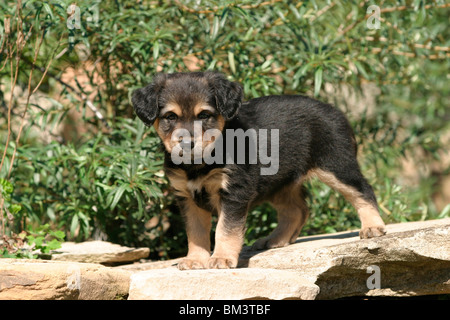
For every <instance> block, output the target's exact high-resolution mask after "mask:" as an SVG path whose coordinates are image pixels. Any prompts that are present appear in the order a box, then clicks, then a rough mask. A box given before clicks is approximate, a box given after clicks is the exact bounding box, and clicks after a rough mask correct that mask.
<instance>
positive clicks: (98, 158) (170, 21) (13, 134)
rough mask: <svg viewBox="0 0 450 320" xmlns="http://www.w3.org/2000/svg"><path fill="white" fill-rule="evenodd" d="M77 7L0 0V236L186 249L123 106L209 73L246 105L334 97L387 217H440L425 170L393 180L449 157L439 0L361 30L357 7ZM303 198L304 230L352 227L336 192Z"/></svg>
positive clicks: (397, 9)
mask: <svg viewBox="0 0 450 320" xmlns="http://www.w3.org/2000/svg"><path fill="white" fill-rule="evenodd" d="M71 4H72V2H71V1H68V0H54V1H50V2H48V1H34V0H29V1H25V0H23V1H21V2H20V1H17V2H16V3H13V2H7V3H2V4H0V7H1V9H2V10H1V12H2V13H1V14H0V37H1V39H0V40H1V41H0V43H1V44H0V76H1V83H0V85H1V87H0V93H1V95H0V108H1V109H2V113H3V114H4V115H5V117H3V119H0V141H2V144H1V146H4V148H1V151H0V152H2V161H1V164H0V178H2V179H3V180H2V181H4V182H2V185H6V184H8V185H11V187H12V188H13V191H12V192H11V193H9V196H6V193H4V192H2V198H1V199H0V201H1V202H0V204H1V205H0V215H1V218H2V233H3V234H8V233H9V234H10V233H11V232H12V231H14V232H16V233H19V232H20V231H21V230H25V229H26V228H27V226H31V227H32V228H38V226H39V225H43V224H45V223H49V224H50V227H51V228H52V229H57V230H63V231H64V232H65V233H66V234H67V239H69V240H77V241H82V240H84V239H88V238H92V237H95V238H107V239H109V240H111V241H114V242H117V243H121V244H125V245H133V246H148V247H150V248H151V249H152V254H153V257H154V258H157V257H162V258H168V257H175V256H179V255H182V254H184V252H185V246H186V244H185V235H184V231H183V227H182V223H181V221H180V217H179V214H178V213H177V210H176V208H175V207H174V205H173V199H172V196H171V193H170V189H169V186H168V184H167V180H166V178H165V177H164V175H163V173H162V171H161V162H162V153H161V151H160V150H159V149H158V145H159V142H158V139H157V137H156V134H155V132H154V131H153V129H150V130H148V129H146V128H144V127H143V125H142V123H141V122H140V121H138V120H135V119H134V118H135V117H134V115H133V111H132V107H131V103H130V96H131V93H132V92H133V90H134V89H136V88H138V87H141V86H143V85H145V84H146V83H147V82H149V81H151V78H152V76H153V75H154V74H155V73H156V72H176V71H193V70H207V69H213V70H219V71H222V72H224V73H225V74H227V75H228V76H229V78H230V79H231V80H235V81H239V82H241V83H242V85H243V87H244V92H245V97H246V98H247V99H250V98H253V97H258V96H263V95H268V94H281V93H288V94H293V93H296V94H298V93H300V94H308V95H311V96H315V97H317V98H320V99H322V100H325V101H329V102H333V103H336V105H337V107H339V108H341V109H342V110H343V111H344V112H345V113H346V114H347V115H348V117H349V119H350V121H351V123H352V126H353V128H354V129H355V133H356V136H357V140H358V144H359V145H360V151H359V155H360V163H361V166H362V168H363V171H364V173H365V175H366V177H367V178H368V180H369V182H370V183H371V184H372V185H373V186H374V188H375V193H376V194H377V196H378V200H379V203H380V208H381V211H382V216H383V218H384V219H385V220H386V221H387V222H397V221H409V220H417V219H430V218H435V217H444V216H448V210H445V209H444V210H443V211H441V212H440V210H439V209H438V208H436V206H435V204H434V202H433V201H432V199H431V197H430V194H433V193H435V191H436V187H437V186H438V185H437V184H436V181H435V178H434V176H433V175H430V174H428V175H424V176H419V179H418V183H416V184H415V185H409V184H408V183H407V182H405V181H404V179H402V175H401V170H402V161H403V160H402V159H405V158H407V159H409V160H413V161H414V163H415V165H416V168H418V167H419V166H421V165H423V164H425V165H429V163H430V162H432V161H436V159H437V161H439V160H438V159H439V157H443V156H445V155H444V153H443V150H444V146H443V140H442V138H441V137H442V136H443V135H444V134H445V133H446V132H448V129H449V126H448V123H449V121H448V119H449V115H450V114H449V110H448V99H447V97H448V96H449V88H448V85H447V83H446V82H447V80H448V79H447V70H448V69H449V68H448V67H449V59H448V57H449V56H448V55H449V54H448V40H446V39H449V38H450V37H449V34H448V33H449V31H448V26H447V24H448V21H447V20H448V4H445V2H444V1H434V2H433V4H426V3H425V2H424V1H407V2H404V1H394V2H391V3H390V4H389V5H387V4H383V5H382V6H381V8H380V9H381V18H380V29H369V28H368V23H367V22H368V18H369V17H370V14H371V13H370V12H369V13H368V12H367V6H368V4H367V5H364V6H362V5H360V1H345V2H344V1H332V2H329V1H307V2H299V3H297V4H294V3H291V2H289V1H284V0H272V1H258V2H255V1H242V2H236V1H231V0H230V1H228V0H226V1H187V2H182V1H170V2H165V1H138V2H136V1H131V0H125V1H116V2H113V3H111V2H105V1H103V2H100V1H97V0H88V1H83V2H82V3H77V6H78V7H76V8H73V10H72V9H70V8H71V7H70V5H71ZM68 12H69V13H68ZM16 71H17V72H16ZM368 85H370V86H372V88H375V89H376V90H375V92H376V93H375V94H372V97H373V100H374V103H373V104H374V105H375V106H376V107H374V106H369V105H358V104H357V105H356V106H350V104H347V102H348V99H347V98H346V97H345V95H344V94H343V92H344V91H345V90H350V92H351V93H354V94H355V95H356V97H358V99H357V100H356V101H358V102H359V103H361V102H362V101H365V100H364V99H363V98H364V96H363V92H365V91H364V90H365V88H367V86H368ZM20 92H22V94H21V93H20ZM11 93H12V94H11ZM446 99H447V100H446ZM74 115H76V116H77V117H78V118H81V122H78V123H76V124H75V123H73V116H74ZM22 118H24V119H25V121H24V122H23V130H22V124H21V121H22V120H21V119H22ZM63 125H64V126H66V128H67V127H68V125H72V129H70V130H71V131H70V132H69V135H67V134H66V135H62V134H61V132H60V131H58V128H59V126H63ZM44 134H45V135H47V136H49V137H48V138H47V139H46V140H47V141H45V140H44V141H43V139H41V138H42V135H44ZM64 137H65V138H64ZM48 141H50V142H48ZM411 155H415V156H414V157H411ZM448 174H449V169H448V168H444V169H442V170H441V171H439V175H441V176H444V177H445V176H446V175H448ZM308 189H309V190H310V194H309V197H308V202H309V205H310V208H311V218H310V220H309V222H308V224H307V225H306V226H305V228H304V230H303V234H312V233H321V232H334V231H341V230H348V229H351V228H355V227H359V221H358V219H357V215H356V213H355V211H354V209H353V208H352V207H351V206H350V205H349V204H348V203H347V202H346V201H344V199H343V198H342V197H341V196H340V195H338V194H337V193H335V192H334V191H333V190H331V189H329V188H328V187H327V186H324V185H323V184H321V183H318V182H317V181H312V182H310V183H309V188H308ZM8 190H11V189H8ZM11 208H15V209H11ZM8 212H9V215H10V216H9V217H10V218H11V219H9V220H8V217H7V216H8ZM275 216H276V214H275V213H274V212H273V210H272V209H271V208H270V207H268V206H266V205H264V206H261V207H259V208H256V209H255V211H253V212H252V214H251V215H250V216H249V220H248V231H247V241H248V242H249V243H251V242H252V241H253V240H254V239H256V238H258V237H261V236H263V235H266V234H267V233H269V232H270V231H271V230H272V229H273V228H274V226H275V221H276V220H275ZM261 221H264V222H265V223H264V225H262V224H261Z"/></svg>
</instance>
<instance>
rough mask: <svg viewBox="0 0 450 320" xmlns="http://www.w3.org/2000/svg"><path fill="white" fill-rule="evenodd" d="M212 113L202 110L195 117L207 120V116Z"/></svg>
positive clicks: (209, 116)
mask: <svg viewBox="0 0 450 320" xmlns="http://www.w3.org/2000/svg"><path fill="white" fill-rule="evenodd" d="M212 116H213V115H212V114H211V113H209V112H207V111H202V112H200V113H199V114H198V115H197V118H198V119H199V120H208V119H209V118H211V117H212Z"/></svg>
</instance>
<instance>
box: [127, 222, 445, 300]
mask: <svg viewBox="0 0 450 320" xmlns="http://www.w3.org/2000/svg"><path fill="white" fill-rule="evenodd" d="M387 231H388V234H387V235H385V236H383V237H379V238H373V239H363V240H361V239H359V236H358V232H357V231H349V232H340V233H334V234H325V235H316V236H308V237H300V238H298V239H297V241H296V242H295V243H294V244H292V245H289V246H287V247H284V248H278V249H270V250H264V251H254V250H251V248H249V247H247V248H244V250H243V252H242V254H241V256H240V259H239V264H238V269H234V270H195V271H178V270H176V268H175V267H174V265H176V264H177V262H178V261H179V260H170V261H165V262H156V263H145V264H136V265H133V266H129V267H125V268H126V269H127V270H129V271H133V270H134V271H135V272H137V273H135V274H134V275H133V276H132V281H131V285H130V299H252V298H258V297H259V298H267V299H337V298H343V297H351V296H396V297H404V296H419V295H437V294H449V293H450V218H447V219H440V220H430V221H421V222H409V223H400V224H391V225H388V226H387ZM158 269H162V270H158ZM142 270H148V271H142ZM375 270H378V271H379V272H378V274H377V275H375ZM284 272H287V273H284ZM372 276H377V277H378V280H379V281H378V284H379V285H376V286H371V285H370V284H369V282H370V279H369V278H370V277H372ZM287 279H289V280H287ZM288 284H289V285H288ZM372 284H373V283H372ZM284 286H285V287H286V291H283V287H284ZM301 288H303V289H304V290H305V291H304V292H301V290H303V289H301ZM247 289H248V290H249V291H248V292H246V290H247ZM271 289H273V292H272V293H271V292H270V290H271Z"/></svg>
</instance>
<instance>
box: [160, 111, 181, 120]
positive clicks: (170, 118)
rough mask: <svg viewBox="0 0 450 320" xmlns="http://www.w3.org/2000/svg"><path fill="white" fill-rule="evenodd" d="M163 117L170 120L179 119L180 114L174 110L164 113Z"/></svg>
mask: <svg viewBox="0 0 450 320" xmlns="http://www.w3.org/2000/svg"><path fill="white" fill-rule="evenodd" d="M163 118H164V119H166V120H169V121H175V120H177V119H178V116H177V115H176V114H175V113H173V112H168V113H166V114H165V115H164V117H163Z"/></svg>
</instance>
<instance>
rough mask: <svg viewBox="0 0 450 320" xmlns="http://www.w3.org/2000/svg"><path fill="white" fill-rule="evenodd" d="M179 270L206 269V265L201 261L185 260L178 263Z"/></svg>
mask: <svg viewBox="0 0 450 320" xmlns="http://www.w3.org/2000/svg"><path fill="white" fill-rule="evenodd" d="M178 269H179V270H198V269H206V263H205V261H203V260H200V259H191V258H184V259H183V260H181V261H180V262H179V263H178Z"/></svg>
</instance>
